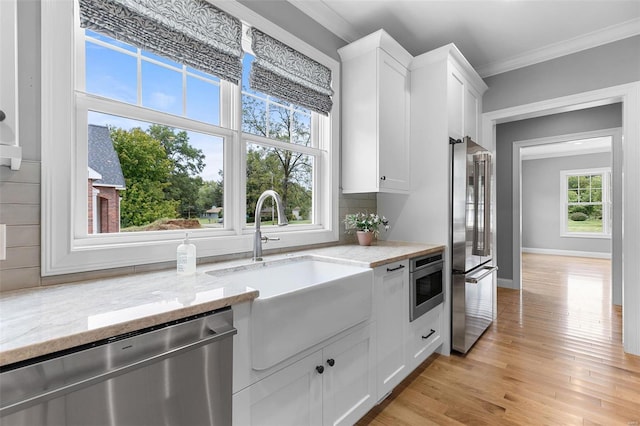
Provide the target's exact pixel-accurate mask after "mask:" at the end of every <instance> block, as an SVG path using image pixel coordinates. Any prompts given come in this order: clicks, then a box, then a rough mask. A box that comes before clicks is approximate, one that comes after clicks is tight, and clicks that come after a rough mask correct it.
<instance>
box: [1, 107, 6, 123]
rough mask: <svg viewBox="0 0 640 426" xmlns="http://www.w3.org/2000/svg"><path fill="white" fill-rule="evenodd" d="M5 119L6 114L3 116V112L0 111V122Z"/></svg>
mask: <svg viewBox="0 0 640 426" xmlns="http://www.w3.org/2000/svg"><path fill="white" fill-rule="evenodd" d="M5 118H7V114H5V113H4V111H3V110H1V109H0V121H4V119H5Z"/></svg>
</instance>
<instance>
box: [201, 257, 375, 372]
mask: <svg viewBox="0 0 640 426" xmlns="http://www.w3.org/2000/svg"><path fill="white" fill-rule="evenodd" d="M209 273H210V274H211V275H215V276H224V278H225V279H226V280H228V281H230V284H233V285H242V286H247V287H252V288H255V289H257V290H258V291H259V292H260V296H259V297H258V298H257V299H255V300H254V301H253V304H252V307H251V319H250V323H251V354H252V359H251V362H252V367H253V368H254V369H256V370H264V369H267V368H270V367H272V366H274V365H275V364H277V363H279V362H281V361H283V360H285V359H287V358H289V357H290V356H293V355H295V354H297V353H299V352H301V351H303V350H305V349H307V348H310V347H311V346H313V345H315V344H317V343H320V342H321V341H323V340H326V339H328V338H330V337H332V336H334V335H336V334H337V333H339V332H341V331H343V330H346V329H347V328H349V327H351V326H354V325H356V324H358V323H360V322H362V321H365V320H366V319H367V318H369V317H370V315H371V306H372V297H373V296H372V294H373V272H372V270H371V269H369V268H363V267H359V266H353V265H346V264H340V263H333V262H328V261H323V260H319V259H317V258H314V257H311V256H300V257H295V258H289V259H284V260H280V261H272V262H262V263H258V264H253V265H250V266H246V267H244V268H242V269H238V268H235V269H232V270H227V271H211V272H209Z"/></svg>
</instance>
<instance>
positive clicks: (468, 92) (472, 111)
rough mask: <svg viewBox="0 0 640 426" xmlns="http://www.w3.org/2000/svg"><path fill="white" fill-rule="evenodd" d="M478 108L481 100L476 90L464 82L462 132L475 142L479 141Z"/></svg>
mask: <svg viewBox="0 0 640 426" xmlns="http://www.w3.org/2000/svg"><path fill="white" fill-rule="evenodd" d="M480 108H481V100H480V95H479V94H478V92H477V91H476V90H475V89H474V88H473V87H471V85H470V84H466V85H465V88H464V133H465V136H470V137H471V139H473V140H474V141H475V142H477V143H479V142H480V128H479V125H480V119H479V117H480Z"/></svg>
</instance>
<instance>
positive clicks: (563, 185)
mask: <svg viewBox="0 0 640 426" xmlns="http://www.w3.org/2000/svg"><path fill="white" fill-rule="evenodd" d="M584 175H602V232H571V231H569V219H568V217H567V209H568V208H569V200H568V197H567V194H568V191H569V186H568V185H569V184H568V179H567V178H568V177H569V176H584ZM610 189H611V167H598V168H592V169H576V170H560V236H561V237H568V238H605V239H610V238H611V217H612V216H611V214H612V212H611V208H612V200H611V195H612V194H611V191H610Z"/></svg>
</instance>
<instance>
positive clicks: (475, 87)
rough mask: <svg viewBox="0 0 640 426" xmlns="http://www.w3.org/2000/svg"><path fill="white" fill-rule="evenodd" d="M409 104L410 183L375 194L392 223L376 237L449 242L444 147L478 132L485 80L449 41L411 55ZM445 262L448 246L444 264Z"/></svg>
mask: <svg viewBox="0 0 640 426" xmlns="http://www.w3.org/2000/svg"><path fill="white" fill-rule="evenodd" d="M409 71H410V75H411V83H410V85H411V106H410V150H411V159H410V167H409V169H410V179H409V181H410V185H409V192H408V194H407V195H405V196H399V195H396V194H382V193H381V194H378V213H379V214H383V215H385V216H386V217H388V218H390V220H391V221H392V226H391V229H390V230H389V232H386V233H385V234H384V235H383V236H382V237H383V238H385V239H389V240H399V241H416V242H428V243H433V244H442V245H445V246H447V247H448V246H449V241H450V235H449V232H450V221H451V211H450V206H449V204H450V201H449V187H450V175H451V164H450V160H449V159H450V147H449V137H452V138H454V139H459V138H462V137H463V136H471V138H472V139H474V140H475V141H477V142H480V141H479V140H478V139H479V137H480V135H481V132H480V128H479V126H480V123H481V120H480V113H481V111H482V94H483V93H484V92H485V90H486V89H487V86H486V84H485V83H484V82H483V81H482V79H481V78H480V77H479V76H478V74H477V73H476V72H475V71H474V69H473V68H472V67H471V65H470V64H469V63H468V62H467V60H466V59H465V58H464V56H462V54H461V53H460V51H459V50H458V49H457V48H456V46H455V45H454V44H448V45H446V46H443V47H441V48H439V49H435V50H433V51H430V52H427V53H424V54H422V55H420V56H417V57H415V58H413V60H412V62H411V65H410V67H409ZM449 268H450V260H449V254H448V251H447V252H446V253H445V270H448V269H449ZM445 288H446V292H445V303H444V305H443V307H444V309H443V313H442V318H443V320H442V338H443V343H444V344H443V347H442V350H441V352H442V353H443V354H447V355H448V354H449V352H450V347H451V338H450V335H451V331H450V320H449V319H450V318H451V309H450V299H449V298H450V297H451V283H450V277H449V276H448V274H445Z"/></svg>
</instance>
